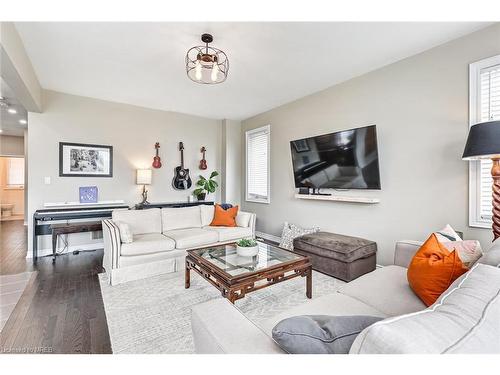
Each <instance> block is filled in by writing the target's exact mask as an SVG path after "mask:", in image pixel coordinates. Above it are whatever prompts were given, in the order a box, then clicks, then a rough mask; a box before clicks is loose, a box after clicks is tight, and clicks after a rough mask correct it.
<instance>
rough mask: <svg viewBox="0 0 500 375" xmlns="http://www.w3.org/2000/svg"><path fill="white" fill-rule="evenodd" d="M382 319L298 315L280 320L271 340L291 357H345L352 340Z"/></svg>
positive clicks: (361, 316) (373, 317)
mask: <svg viewBox="0 0 500 375" xmlns="http://www.w3.org/2000/svg"><path fill="white" fill-rule="evenodd" d="M382 319H383V318H379V317H375V316H366V315H353V316H329V315H301V316H294V317H292V318H288V319H284V320H282V321H281V322H279V323H278V324H277V325H276V326H275V327H274V328H273V331H272V335H273V339H274V340H275V341H276V342H277V343H278V345H279V346H280V347H281V348H282V349H283V350H285V351H286V352H288V353H291V354H347V353H349V349H350V348H351V345H352V343H353V342H354V340H355V339H356V336H358V334H359V333H360V332H361V331H362V330H364V329H365V328H366V327H369V326H371V325H372V324H373V323H375V322H378V321H379V320H382Z"/></svg>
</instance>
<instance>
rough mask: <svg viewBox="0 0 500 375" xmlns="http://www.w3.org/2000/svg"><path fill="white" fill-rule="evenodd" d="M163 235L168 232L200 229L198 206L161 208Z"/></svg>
mask: <svg viewBox="0 0 500 375" xmlns="http://www.w3.org/2000/svg"><path fill="white" fill-rule="evenodd" d="M161 213H162V225H163V233H164V232H166V231H169V230H175V229H186V228H201V213H200V206H194V207H181V208H162V209H161Z"/></svg>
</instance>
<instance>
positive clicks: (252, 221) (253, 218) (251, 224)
mask: <svg viewBox="0 0 500 375" xmlns="http://www.w3.org/2000/svg"><path fill="white" fill-rule="evenodd" d="M239 213H242V214H248V215H250V220H249V221H248V227H249V228H250V229H251V231H252V238H255V221H256V219H257V215H256V214H254V213H252V212H246V211H240V212H239ZM239 213H238V214H239Z"/></svg>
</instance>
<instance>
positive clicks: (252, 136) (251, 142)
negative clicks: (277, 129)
mask: <svg viewBox="0 0 500 375" xmlns="http://www.w3.org/2000/svg"><path fill="white" fill-rule="evenodd" d="M270 131H271V130H270V126H269V125H267V126H263V127H261V128H258V129H253V130H249V131H247V132H246V160H247V168H246V199H247V201H253V202H261V203H269V190H270V189H269V150H270Z"/></svg>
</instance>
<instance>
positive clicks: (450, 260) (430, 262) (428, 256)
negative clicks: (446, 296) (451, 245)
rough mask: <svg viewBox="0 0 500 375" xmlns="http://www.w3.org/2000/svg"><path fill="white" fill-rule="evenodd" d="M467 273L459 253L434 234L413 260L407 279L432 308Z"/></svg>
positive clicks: (417, 293) (416, 292)
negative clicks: (450, 248)
mask: <svg viewBox="0 0 500 375" xmlns="http://www.w3.org/2000/svg"><path fill="white" fill-rule="evenodd" d="M467 271H468V268H467V267H465V266H464V265H463V263H462V261H461V260H460V258H459V257H458V253H457V252H456V251H449V250H448V249H447V248H446V247H445V246H444V245H443V244H441V243H440V242H439V241H438V239H437V237H436V235H435V234H434V233H433V234H432V235H431V236H430V237H429V238H428V239H427V241H425V243H424V244H423V245H422V246H421V247H420V249H419V250H418V251H417V253H416V254H415V256H414V257H413V259H412V260H411V263H410V266H409V267H408V273H407V277H408V283H409V284H410V287H411V288H412V289H413V291H414V292H415V294H416V295H417V296H419V297H420V299H421V300H422V301H423V302H424V303H425V304H426V305H427V306H430V305H432V304H433V303H434V302H436V300H437V299H438V298H439V296H440V295H441V294H443V292H444V291H445V290H446V289H448V287H449V286H450V285H451V283H452V282H453V281H455V280H456V279H457V278H458V277H459V276H460V275H462V274H464V273H465V272H467Z"/></svg>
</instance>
